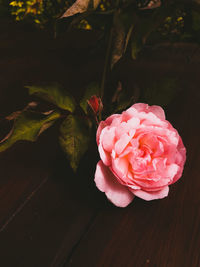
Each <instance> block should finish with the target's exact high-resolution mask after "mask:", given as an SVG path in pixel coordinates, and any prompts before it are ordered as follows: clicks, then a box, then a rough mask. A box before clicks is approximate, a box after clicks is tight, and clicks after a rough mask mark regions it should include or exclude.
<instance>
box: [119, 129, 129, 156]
mask: <svg viewBox="0 0 200 267" xmlns="http://www.w3.org/2000/svg"><path fill="white" fill-rule="evenodd" d="M131 139H132V136H129V135H128V134H126V133H125V134H123V135H122V136H121V138H120V139H119V140H118V141H117V142H116V144H115V151H116V153H117V154H118V155H119V154H120V153H122V151H123V150H124V149H125V148H126V146H127V145H128V143H129V142H130V141H131Z"/></svg>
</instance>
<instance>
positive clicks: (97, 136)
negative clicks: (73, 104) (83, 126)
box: [96, 121, 107, 145]
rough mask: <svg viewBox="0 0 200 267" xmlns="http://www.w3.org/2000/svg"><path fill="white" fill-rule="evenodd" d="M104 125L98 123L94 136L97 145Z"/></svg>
mask: <svg viewBox="0 0 200 267" xmlns="http://www.w3.org/2000/svg"><path fill="white" fill-rule="evenodd" d="M106 125H107V124H106V123H105V122H104V121H101V122H100V123H99V127H98V129H97V134H96V141H97V145H99V139H100V134H101V131H102V130H103V128H105V127H106Z"/></svg>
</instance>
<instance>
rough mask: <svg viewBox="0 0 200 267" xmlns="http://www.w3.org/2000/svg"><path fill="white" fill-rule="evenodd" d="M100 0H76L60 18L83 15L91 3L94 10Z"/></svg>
mask: <svg viewBox="0 0 200 267" xmlns="http://www.w3.org/2000/svg"><path fill="white" fill-rule="evenodd" d="M100 1H101V0H77V1H76V2H75V3H74V4H73V5H72V6H71V7H70V8H69V9H67V11H66V12H65V13H64V14H63V15H62V17H61V18H66V17H70V16H73V15H75V14H78V13H83V12H85V11H87V10H88V8H89V7H90V5H91V3H92V5H93V8H94V9H96V8H97V7H98V5H99V3H100Z"/></svg>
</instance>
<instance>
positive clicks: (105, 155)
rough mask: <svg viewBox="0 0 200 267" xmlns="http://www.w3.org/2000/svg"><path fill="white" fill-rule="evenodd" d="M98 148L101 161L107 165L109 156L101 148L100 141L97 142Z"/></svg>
mask: <svg viewBox="0 0 200 267" xmlns="http://www.w3.org/2000/svg"><path fill="white" fill-rule="evenodd" d="M98 149H99V155H100V158H101V159H102V161H103V163H104V164H105V165H106V166H109V165H110V164H111V157H110V155H109V153H108V152H106V151H105V150H104V149H103V147H102V144H101V142H100V143H99V146H98Z"/></svg>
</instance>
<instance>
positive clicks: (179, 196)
mask: <svg viewBox="0 0 200 267" xmlns="http://www.w3.org/2000/svg"><path fill="white" fill-rule="evenodd" d="M94 40H95V33H91V32H87V33H85V32H83V31H73V32H71V33H70V34H69V35H67V36H62V37H60V38H58V39H56V40H55V39H54V38H53V37H52V35H51V34H50V33H47V32H43V31H38V30H35V29H34V28H30V27H26V25H25V24H19V25H18V24H16V23H14V22H13V21H12V20H10V19H5V18H1V19H0V53H1V55H0V116H1V118H2V117H3V116H5V115H8V114H10V113H11V112H13V111H15V110H20V109H22V108H23V107H24V105H25V103H26V102H27V101H29V100H30V99H29V96H28V92H27V90H26V89H25V88H24V85H26V84H28V83H31V82H38V81H59V82H61V83H63V84H64V85H65V86H67V87H68V88H69V90H71V91H72V92H73V93H74V94H75V95H76V97H77V98H79V95H80V93H81V92H82V90H83V88H84V86H85V85H86V84H87V82H88V81H90V80H91V79H92V78H93V79H95V78H99V76H100V75H101V70H102V66H103V55H102V54H101V53H99V54H97V55H96V56H94V55H91V53H90V47H91V45H92V42H94ZM149 49H150V50H148V53H144V55H143V57H142V58H140V60H138V61H135V62H133V61H129V60H124V61H122V62H121V64H119V65H118V66H117V67H116V69H115V72H114V73H115V74H114V75H116V76H117V75H119V76H120V77H121V79H124V80H125V81H126V83H128V84H129V86H131V85H132V84H134V83H135V81H136V80H137V82H139V83H141V84H149V83H150V84H151V83H153V81H154V79H155V77H157V76H160V77H161V76H162V77H165V76H167V75H169V74H170V75H173V76H175V77H179V78H180V81H181V83H180V92H179V94H177V95H176V97H175V98H174V99H173V101H171V103H170V104H169V105H168V107H167V108H166V116H167V119H168V120H169V121H170V122H171V123H172V124H173V126H174V127H175V128H177V129H178V131H179V133H180V135H181V136H182V138H183V142H184V144H185V146H186V149H187V162H186V165H185V169H184V173H183V176H182V178H181V179H180V180H179V181H178V182H177V183H176V184H175V185H173V186H171V187H170V192H169V196H168V197H167V198H165V199H163V200H155V201H151V202H146V201H144V200H141V199H138V198H135V200H134V201H133V203H131V204H130V205H129V206H128V207H127V208H124V209H121V208H117V207H115V206H113V205H112V204H111V203H109V202H108V201H107V199H106V197H105V195H104V194H103V193H101V192H100V191H98V190H97V189H96V187H95V184H94V182H93V179H94V172H95V166H96V162H97V161H98V155H97V153H96V152H92V153H89V152H88V153H87V154H86V155H85V156H84V158H83V160H82V161H81V165H80V168H79V170H78V173H77V174H76V175H74V174H73V172H72V171H71V169H70V167H69V164H68V162H67V160H66V159H65V157H64V155H63V154H62V152H61V151H60V148H59V146H58V141H57V138H56V133H57V130H58V129H57V128H56V127H55V128H54V129H53V128H52V129H49V130H48V131H46V132H44V133H43V134H42V135H41V136H40V137H39V139H38V141H37V143H28V142H19V143H16V144H15V145H14V146H13V147H11V148H10V149H9V150H7V151H6V152H3V153H1V154H0V265H1V266H2V267H47V266H48V267H50V266H52V267H55V266H63V267H67V266H76V267H79V266H80V267H81V266H87V267H89V266H91V267H93V266H99V267H100V266H106V267H107V266H113V267H119V266H120V267H125V266H130V267H133V266H134V267H142V266H152V267H178V266H185V267H188V266H192V267H199V266H200V255H199V248H200V230H199V229H200V227H199V225H200V208H199V207H200V193H199V192H200V175H199V173H200V164H199V162H200V156H199V146H200V138H199V136H200V124H199V115H200V112H199V103H200V101H199V100H200V92H199V83H200V75H199V74H200V73H199V67H200V50H199V47H198V46H197V45H195V44H183V43H179V44H176V43H175V44H169V43H165V44H162V45H157V46H156V47H152V48H149ZM3 129H4V128H3V126H2V127H1V131H2V133H1V134H2V136H3V134H5V133H4V130H3Z"/></svg>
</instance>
